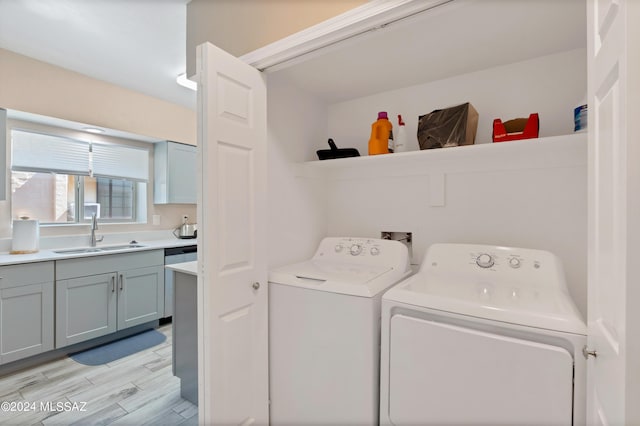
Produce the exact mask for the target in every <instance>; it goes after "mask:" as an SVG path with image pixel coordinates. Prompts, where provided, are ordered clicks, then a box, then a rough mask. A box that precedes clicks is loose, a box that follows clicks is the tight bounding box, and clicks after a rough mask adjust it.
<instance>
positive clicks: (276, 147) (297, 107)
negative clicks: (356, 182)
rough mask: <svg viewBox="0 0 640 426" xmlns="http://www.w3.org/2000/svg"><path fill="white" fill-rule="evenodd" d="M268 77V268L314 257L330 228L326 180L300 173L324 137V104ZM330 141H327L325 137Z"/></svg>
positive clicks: (325, 117)
mask: <svg viewBox="0 0 640 426" xmlns="http://www.w3.org/2000/svg"><path fill="white" fill-rule="evenodd" d="M267 77H268V78H267V82H268V86H267V87H268V95H267V99H268V105H267V109H268V111H269V116H268V148H267V149H268V159H269V168H268V176H269V199H268V204H269V267H270V268H273V267H276V266H280V265H283V264H287V263H292V262H297V261H302V260H304V259H308V258H310V257H311V256H312V255H313V253H314V252H315V249H316V248H317V246H318V243H319V242H320V239H322V237H324V236H326V230H327V203H326V186H325V185H324V181H322V180H318V179H314V178H299V177H297V176H296V164H297V163H299V162H301V161H303V160H304V159H305V158H308V157H309V156H310V155H312V154H313V155H315V151H314V149H313V143H311V142H310V141H315V140H320V141H322V140H324V138H325V135H326V131H327V109H326V105H324V104H322V103H320V102H318V101H317V100H314V99H313V98H312V97H310V96H309V95H307V94H306V93H304V92H302V91H300V90H299V89H296V88H294V87H293V86H291V85H288V84H287V83H286V82H283V81H281V79H279V78H278V76H277V75H276V74H270V75H268V76H267ZM325 143H326V140H325Z"/></svg>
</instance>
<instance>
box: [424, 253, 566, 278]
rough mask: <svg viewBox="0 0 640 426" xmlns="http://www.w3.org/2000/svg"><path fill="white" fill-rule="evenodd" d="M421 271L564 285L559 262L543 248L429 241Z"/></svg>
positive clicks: (454, 275) (462, 276) (446, 275)
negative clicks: (431, 242) (430, 244)
mask: <svg viewBox="0 0 640 426" xmlns="http://www.w3.org/2000/svg"><path fill="white" fill-rule="evenodd" d="M420 271H421V272H426V273H436V274H437V275H438V276H441V277H455V279H457V280H459V279H460V278H464V281H466V282H474V281H479V280H480V281H483V282H489V281H490V282H493V283H509V284H510V285H512V284H513V283H520V284H525V283H527V282H530V283H532V284H534V283H535V285H536V286H541V285H551V286H555V287H558V286H560V287H563V286H565V285H566V284H565V278H564V271H563V269H562V263H561V262H560V260H559V259H558V257H557V256H555V255H554V254H553V253H551V252H548V251H544V250H535V249H525V248H516V247H503V246H490V245H481V244H433V245H432V246H431V247H430V248H429V250H428V251H427V254H426V255H425V257H424V261H423V263H422V265H421V268H420Z"/></svg>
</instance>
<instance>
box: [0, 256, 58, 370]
mask: <svg viewBox="0 0 640 426" xmlns="http://www.w3.org/2000/svg"><path fill="white" fill-rule="evenodd" d="M53 270H54V268H53V262H38V263H29V264H24V265H10V266H2V267H0V364H5V363H7V362H11V361H16V360H18V359H21V358H26V357H28V356H31V355H36V354H39V353H42V352H45V351H48V350H51V349H53V343H54V338H53V318H54V313H53V312H54V299H53V277H54V273H53Z"/></svg>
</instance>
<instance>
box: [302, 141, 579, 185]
mask: <svg viewBox="0 0 640 426" xmlns="http://www.w3.org/2000/svg"><path fill="white" fill-rule="evenodd" d="M586 148H587V134H586V133H576V134H571V135H563V136H550V137H545V138H537V139H526V140H521V141H512V142H501V143H482V144H477V145H467V146H458V147H451V148H442V149H430V150H421V151H410V152H402V153H394V154H385V155H374V156H368V155H367V156H361V157H351V158H340V159H335V160H322V161H319V160H318V161H308V162H304V163H300V164H299V166H298V170H297V173H296V175H297V176H300V177H326V178H328V179H348V178H366V177H369V176H411V175H429V174H432V173H461V172H462V173H464V172H480V171H489V170H494V171H495V170H520V169H541V168H542V169H544V168H555V167H582V166H586V164H587V149H586Z"/></svg>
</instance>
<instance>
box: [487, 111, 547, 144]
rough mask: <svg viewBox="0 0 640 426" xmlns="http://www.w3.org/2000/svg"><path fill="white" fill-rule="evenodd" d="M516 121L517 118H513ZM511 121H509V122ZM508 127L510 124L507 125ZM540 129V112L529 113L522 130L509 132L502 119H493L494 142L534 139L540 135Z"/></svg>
mask: <svg viewBox="0 0 640 426" xmlns="http://www.w3.org/2000/svg"><path fill="white" fill-rule="evenodd" d="M512 121H515V120H512ZM507 123H509V122H507ZM507 127H508V126H507ZM539 131H540V121H539V119H538V113H533V114H531V115H529V118H528V119H527V121H526V123H525V124H524V128H523V129H522V131H512V132H510V133H508V132H507V129H506V127H505V125H504V124H503V123H502V120H500V119H499V118H496V119H495V120H493V141H494V142H508V141H517V140H521V139H532V138H537V137H538V132H539Z"/></svg>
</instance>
